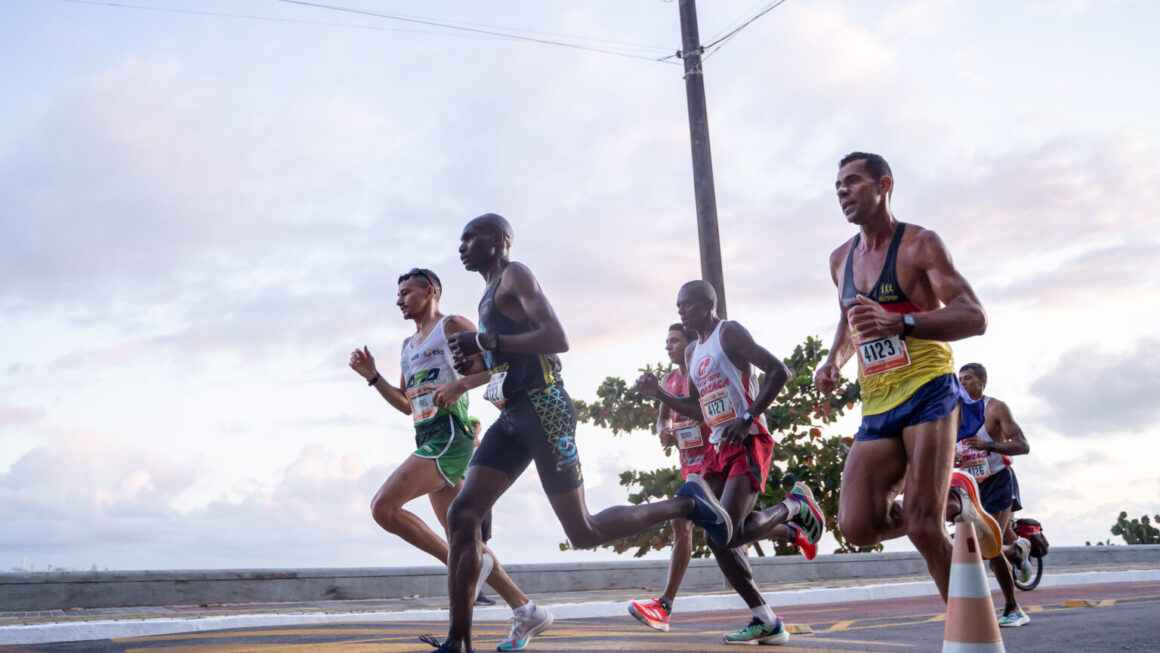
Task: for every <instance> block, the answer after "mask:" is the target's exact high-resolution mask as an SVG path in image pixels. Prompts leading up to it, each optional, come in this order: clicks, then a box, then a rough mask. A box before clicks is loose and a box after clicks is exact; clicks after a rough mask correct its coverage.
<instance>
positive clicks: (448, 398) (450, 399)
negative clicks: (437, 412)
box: [432, 381, 467, 408]
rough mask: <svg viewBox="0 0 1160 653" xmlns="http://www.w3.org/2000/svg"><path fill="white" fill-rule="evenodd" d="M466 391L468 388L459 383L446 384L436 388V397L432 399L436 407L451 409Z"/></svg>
mask: <svg viewBox="0 0 1160 653" xmlns="http://www.w3.org/2000/svg"><path fill="white" fill-rule="evenodd" d="M466 390H467V388H464V387H463V385H462V384H461V383H460V382H459V381H456V382H455V383H444V384H442V385H439V386H436V388H435V395H434V396H433V397H432V400H433V401H434V402H435V405H436V406H442V407H443V408H450V407H451V404H454V403H455V402H456V401H458V400H459V398H460V397H462V396H463V393H464V392H465V391H466Z"/></svg>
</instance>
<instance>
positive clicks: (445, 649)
mask: <svg viewBox="0 0 1160 653" xmlns="http://www.w3.org/2000/svg"><path fill="white" fill-rule="evenodd" d="M419 641H420V642H423V643H424V644H430V645H431V646H433V647H435V651H434V653H456V652H455V651H454V650H452V648H451V647H450V646H448V645H447V643H446V642H443V643H442V644H441V643H439V640H438V639H436V638H435V636H434V635H419ZM471 653H475V649H471Z"/></svg>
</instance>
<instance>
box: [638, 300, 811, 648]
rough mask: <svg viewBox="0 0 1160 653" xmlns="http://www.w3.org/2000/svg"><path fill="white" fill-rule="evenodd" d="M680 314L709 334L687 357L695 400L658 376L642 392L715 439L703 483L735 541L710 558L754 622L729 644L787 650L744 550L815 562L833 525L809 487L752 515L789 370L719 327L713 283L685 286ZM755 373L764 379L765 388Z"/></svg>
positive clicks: (642, 383)
mask: <svg viewBox="0 0 1160 653" xmlns="http://www.w3.org/2000/svg"><path fill="white" fill-rule="evenodd" d="M677 312H678V313H679V314H680V316H681V324H683V325H684V326H685V327H688V328H691V329H693V330H694V331H696V332H697V333H699V334H702V335H701V337H700V338H699V339H697V340H696V341H695V342H693V344H692V345H691V346H689V347H687V348H686V350H685V361H686V362H685V365H686V369H688V370H689V373H690V377H689V378H690V381H691V383H689V384H688V396H684V397H682V396H677V395H675V394H673V393H670V392H665V391H664V390H662V389H661V387H660V382H659V381H658V379H657V377H656V375H655V374H652V373H650V372H646V373H645V374H643V375H641V377H640V378H639V379H638V380H637V382H636V390H637V392H639V393H641V394H643V395H645V396H646V397H652V398H654V399H658V400H660V402H661V403H662V404H663V405H664V406H666V407H668V408H669V409H670V410H672V411H675V412H677V413H680V414H682V415H685V416H688V417H691V418H694V419H698V420H700V421H702V422H704V423H705V425H707V426H708V427H709V429H710V433H709V438H708V441H709V443H710V444H711V446H710V447H708V448H706V449H705V453H704V457H703V459H702V461H701V474H702V476H703V477H704V479H705V482H706V483H707V484H708V485H709V487H710V488H711V489H712V490H713V494H714V495H715V496H717V497H719V498H720V500H721V505H722V506H724V507H725V510H726V512H728V513H729V518H730V522H731V523H732V526H733V537H732V538H731V540H730V541H729V542H727V543H719V542H712V541H710V542H709V548H710V549H711V550H712V551H713V556H714V557H715V558H716V559H717V566H719V567H720V568H721V571H722V572H723V573H724V574H725V579H726V580H728V581H729V584H730V585H732V586H733V589H735V590H737V593H738V594H740V595H741V598H742V599H744V600H745V603H746V605H748V606H749V609H750V610H752V612H753V620H752V621H750V622H749V624H748V625H747V626H745V627H744V628H742V629H741V630H739V631H737V632H735V633H728V634H726V635H725V636H724V640H725V643H726V644H781V643H784V642H785V641H787V640H788V639H789V631H787V630H786V628H785V626H784V624H782V621H781V618H780V617H778V616H777V615H775V614H774V613H773V610H772V609H771V608H770V607H769V605H768V604H766V602H765V598H764V597H763V596H762V595H761V590H759V589H758V588H757V583H756V582H754V580H753V569H752V568H751V567H750V566H749V559H748V555H747V547H746V545H747V544H749V543H751V542H756V541H758V540H764V539H768V538H778V537H784V538H786V539H787V540H788V541H789V542H791V543H798V542H800V543H801V545H802V547H803V549H809V551H808V555H809V557H810V558H812V557H813V554H814V552H816V548H815V545H816V544H817V541H818V539H819V538H821V536H822V530H823V528H824V526H825V515H823V514H822V511H821V508H819V507H818V505H817V503H816V502H815V501H814V498H813V494H812V493H811V492H810V490H809V488H807V487H806V486H805V485H804V484H803V483H795V484H794V486H793V489H792V490H790V492H789V494H788V495H786V498H785V500H784V501H783V502H781V503H779V504H777V505H776V506H773V507H771V508H767V509H765V510H763V511H760V512H758V511H755V510H754V509H753V508H754V506H755V505H756V503H757V497H758V495H759V494H761V491H762V489H763V488H764V487H765V480H766V478H767V477H768V475H769V465H770V463H771V461H772V459H773V437H772V436H770V434H769V429H768V428H767V427H766V425H765V414H764V413H765V409H766V408H768V407H769V404H770V403H771V402H772V401H773V398H774V397H776V396H777V393H778V392H780V391H781V389H782V387H784V386H785V382H786V381H787V380H788V379H789V370H788V369H787V368H786V366H785V364H784V363H782V362H781V361H780V360H778V359H777V358H776V357H775V356H773V354H770V353H769V351H767V350H766V349H765V348H764V347H762V346H760V345H758V344H757V343H756V342H754V340H753V337H752V336H750V335H749V332H748V331H746V330H745V327H743V326H741V324H739V323H737V322H731V321H727V320H722V319H720V318H719V317H717V293H716V291H714V290H713V286H711V285H709V283H707V282H705V281H699V280H698V281H690V282H688V283H686V284H685V285H683V286H681V290H680V292H678V293H677ZM754 367H757V368H758V369H760V370H761V371H762V372H764V373H765V378H764V379H763V380H762V381H761V383H760V386H759V384H758V381H757V375H755V374H754V372H753V368H754ZM791 520H792V521H791Z"/></svg>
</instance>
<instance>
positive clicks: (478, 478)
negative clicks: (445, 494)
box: [444, 464, 514, 652]
mask: <svg viewBox="0 0 1160 653" xmlns="http://www.w3.org/2000/svg"><path fill="white" fill-rule="evenodd" d="M513 480H514V479H512V478H511V477H509V476H508V475H507V474H506V473H505V472H502V471H500V470H498V469H493V468H491V467H487V466H484V465H478V464H475V465H472V466H470V467H468V468H467V476H466V478H465V479H464V481H463V488H462V489H461V491H460V492H459V496H458V497H456V498H455V500H454V501H452V502H451V505H450V506H449V507H448V509H447V524H448V527H449V529H450V543H451V546H450V553H449V560H448V564H447V585H448V593H449V594H450V596H449V598H450V603H451V605H450V612H451V615H450V624H449V626H448V632H447V640H446V641H445V642H444V643H445V645H446V646H448V647H449V648H451V649H452V650H460V651H464V652H466V651H470V650H471V618H472V609H473V608H474V606H475V581H476V579H478V578H479V571H480V565H481V564H482V563H481V562H480V556H481V555H482V553H483V543H482V541H481V540H480V532H479V526H480V524H481V523H482V522H483V517H484V515H486V514H487V511H488V510H490V509H491V507H492V506H493V505H495V502H496V501H497V500H498V499H499V498H500V496H502V495H503V493H504V492H506V491H507V490H508V488H509V487H511V484H512V481H513ZM496 591H499V588H496ZM507 598H508V597H506V596H505V597H504V600H507Z"/></svg>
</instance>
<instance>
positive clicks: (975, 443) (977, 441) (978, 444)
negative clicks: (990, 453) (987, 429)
mask: <svg viewBox="0 0 1160 653" xmlns="http://www.w3.org/2000/svg"><path fill="white" fill-rule="evenodd" d="M962 443H963V446H967V447H970V448H972V449H977V450H978V451H986V450H987V441H986V440H984V439H983V438H980V437H979V436H977V435H972V436H971V437H969V438H963V439H962Z"/></svg>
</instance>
